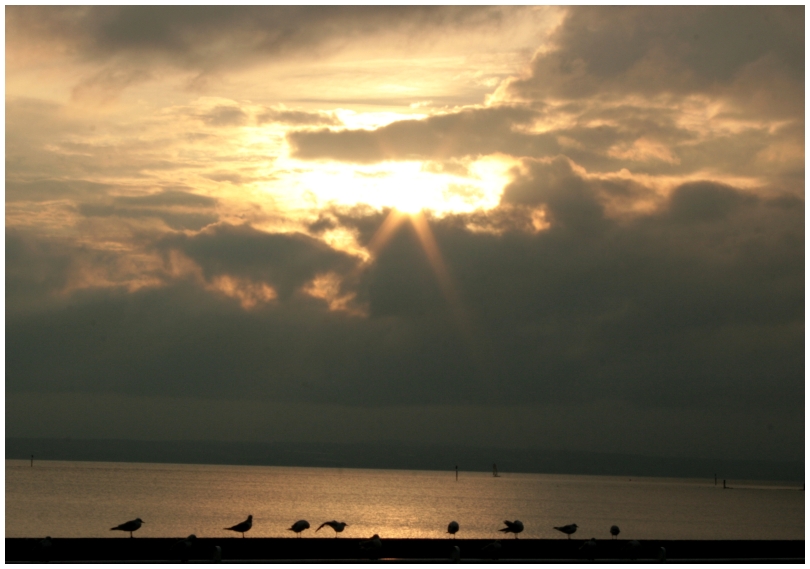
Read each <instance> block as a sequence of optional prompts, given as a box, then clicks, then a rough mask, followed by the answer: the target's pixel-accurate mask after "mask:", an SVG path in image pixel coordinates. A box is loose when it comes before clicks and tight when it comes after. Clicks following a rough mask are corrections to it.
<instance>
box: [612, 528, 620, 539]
mask: <svg viewBox="0 0 810 569" xmlns="http://www.w3.org/2000/svg"><path fill="white" fill-rule="evenodd" d="M621 531H622V530H620V529H619V526H610V535H612V536H613V539H616V537H618V535H619V533H620V532H621Z"/></svg>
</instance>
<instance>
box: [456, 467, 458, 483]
mask: <svg viewBox="0 0 810 569" xmlns="http://www.w3.org/2000/svg"><path fill="white" fill-rule="evenodd" d="M456 482H458V464H457V465H456Z"/></svg>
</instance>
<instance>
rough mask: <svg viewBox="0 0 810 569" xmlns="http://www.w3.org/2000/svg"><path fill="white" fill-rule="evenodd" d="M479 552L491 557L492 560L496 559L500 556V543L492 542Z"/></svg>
mask: <svg viewBox="0 0 810 569" xmlns="http://www.w3.org/2000/svg"><path fill="white" fill-rule="evenodd" d="M481 552H482V553H486V554H487V556H489V557H491V558H492V559H498V557H500V554H501V542H500V541H493V542H491V543H488V544H486V545H485V546H484V547H482V548H481Z"/></svg>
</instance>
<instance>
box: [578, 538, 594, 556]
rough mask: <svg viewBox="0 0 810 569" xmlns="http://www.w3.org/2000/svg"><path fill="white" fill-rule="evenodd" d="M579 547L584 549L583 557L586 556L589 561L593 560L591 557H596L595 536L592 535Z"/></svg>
mask: <svg viewBox="0 0 810 569" xmlns="http://www.w3.org/2000/svg"><path fill="white" fill-rule="evenodd" d="M580 549H583V550H585V557H587V558H588V560H589V561H593V558H594V557H596V555H595V551H596V538H595V537H592V538H591V539H589V540H588V541H586V542H585V543H583V544H582V547H580Z"/></svg>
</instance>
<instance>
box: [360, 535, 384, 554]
mask: <svg viewBox="0 0 810 569" xmlns="http://www.w3.org/2000/svg"><path fill="white" fill-rule="evenodd" d="M360 549H362V550H363V551H365V552H367V553H368V555H369V556H370V557H379V556H380V551H381V550H382V540H381V539H380V536H379V535H377V534H376V533H375V534H374V535H373V536H371V539H366V540H364V541H361V542H360Z"/></svg>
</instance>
